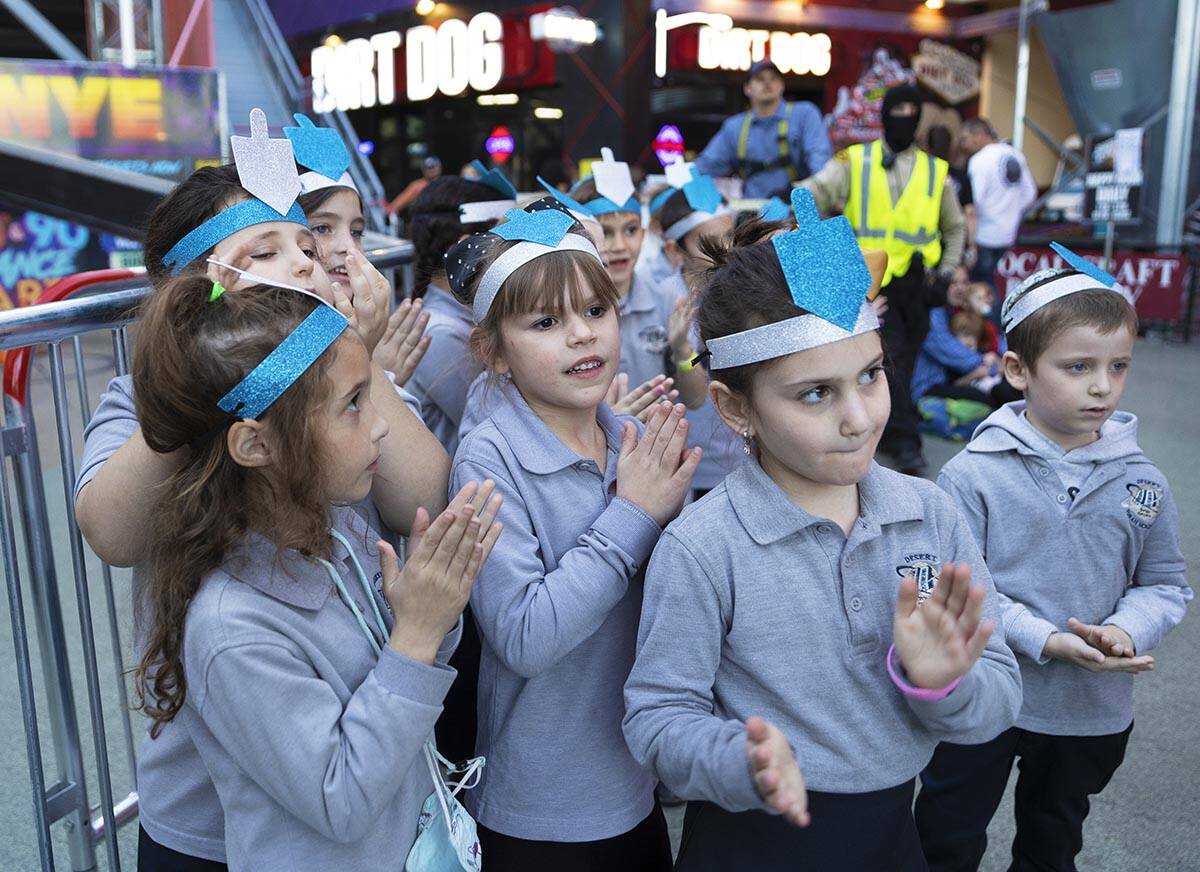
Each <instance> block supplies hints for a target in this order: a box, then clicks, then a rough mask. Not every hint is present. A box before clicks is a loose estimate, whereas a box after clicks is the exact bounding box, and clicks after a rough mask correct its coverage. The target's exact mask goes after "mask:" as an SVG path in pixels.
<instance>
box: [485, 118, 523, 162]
mask: <svg viewBox="0 0 1200 872" xmlns="http://www.w3.org/2000/svg"><path fill="white" fill-rule="evenodd" d="M483 148H484V150H485V151H486V152H487V153H488V154H490V155H491V156H492V160H494V161H495V162H496V163H498V164H502V163H506V162H507V161H508V159H509V158H510V157H512V154H513V152H514V151H516V140H514V139H513V135H512V133H510V132H509V129H508V128H507V127H505V126H504V125H503V124H498V125H497V126H495V127H493V128H492V133H491V135H490V136H489V137H488V138H487V142H485V143H484V144H483Z"/></svg>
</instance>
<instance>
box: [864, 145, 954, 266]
mask: <svg viewBox="0 0 1200 872" xmlns="http://www.w3.org/2000/svg"><path fill="white" fill-rule="evenodd" d="M846 153H847V157H848V159H849V161H850V198H849V200H847V201H846V208H845V209H844V210H843V212H844V214H845V216H846V218H847V219H848V220H849V221H850V224H851V225H852V226H853V227H854V233H855V235H857V236H858V242H859V245H861V246H862V247H863V248H879V249H882V250H883V251H886V252H887V255H888V265H887V271H886V272H885V273H884V275H883V286H884V287H887V285H888V284H889V283H890V282H891V280H892V277H893V276H902V275H904V274H905V273H907V272H908V267H909V265H910V264H911V263H912V258H913V254H914V253H915V252H918V251H919V252H921V255H922V257H923V259H924V261H925V265H926V266H927V267H933V266H934V265H935V264H936V263H937V262H938V261H939V260H941V257H942V237H941V234H940V233H938V218H939V216H940V215H941V211H942V189H943V188H944V187H945V185H946V174H947V173H948V172H949V171H950V165H949V164H947V163H946V162H945V161H944V160H942V159H941V158H938V157H934V156H933V155H931V154H926V153H925V152H923V151H920V150H919V149H918V150H917V156H916V158H917V159H916V161H915V162H914V163H913V171H912V176H911V177H910V178H909V180H908V184H907V185H905V186H904V190H903V191H902V192H901V193H900V199H899V200H898V201H897V202H896V205H895V206H893V205H892V194H891V191H890V190H889V189H888V180H887V176H886V172H887V171H886V170H885V169H884V168H883V144H882V143H881V142H880V141H879V140H878V139H877V140H875V141H874V142H871V143H859V144H857V145H852V146H850V147H849V148H847V149H846Z"/></svg>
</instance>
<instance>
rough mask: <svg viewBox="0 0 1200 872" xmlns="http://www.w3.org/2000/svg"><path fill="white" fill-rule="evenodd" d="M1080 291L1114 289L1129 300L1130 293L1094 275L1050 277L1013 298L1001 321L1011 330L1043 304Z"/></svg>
mask: <svg viewBox="0 0 1200 872" xmlns="http://www.w3.org/2000/svg"><path fill="white" fill-rule="evenodd" d="M1030 279H1032V280H1036V279H1037V276H1036V275H1035V276H1031V277H1030ZM1080 291H1112V292H1113V293H1114V294H1120V295H1121V297H1122V298H1124V299H1125V300H1126V301H1129V294H1128V293H1127V292H1126V291H1125V289H1124V288H1123V287H1122V286H1121V285H1113V286H1111V287H1108V286H1105V285H1103V284H1101V283H1100V282H1098V281H1096V279H1095V277H1093V276H1090V275H1083V274H1080V273H1072V274H1070V275H1065V276H1062V277H1060V278H1056V279H1050V281H1048V282H1046V283H1045V284H1041V285H1038V286H1037V287H1036V288H1034V289H1033V290H1031V291H1026V292H1025V293H1023V294H1020V296H1017V297H1016V298H1015V299H1014V300H1013V304H1012V306H1010V307H1008V309H1007V311H1005V312H1003V314H1002V317H1001V321H1002V322H1003V327H1004V332H1005V333H1009V332H1011V331H1012V329H1013V328H1014V327H1016V326H1017V325H1018V324H1020V323H1021V322H1022V321H1024V320H1025V319H1026V318H1028V317H1029V316H1030V315H1032V314H1033V313H1034V312H1036V311H1037V310H1038V309H1040V308H1042V307H1043V306H1047V305H1049V304H1050V303H1053V302H1054V301H1055V300H1061V299H1062V298H1063V297H1067V296H1070V295H1071V294H1078V293H1079V292H1080Z"/></svg>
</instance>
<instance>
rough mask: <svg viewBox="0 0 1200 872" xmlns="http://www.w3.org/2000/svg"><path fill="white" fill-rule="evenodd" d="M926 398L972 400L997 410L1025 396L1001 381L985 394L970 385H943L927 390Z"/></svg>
mask: <svg viewBox="0 0 1200 872" xmlns="http://www.w3.org/2000/svg"><path fill="white" fill-rule="evenodd" d="M926 396H931V397H945V398H946V399H947V400H974V401H975V402H977V403H983V404H984V405H987V406H991V407H992V408H993V409H999V408H1000V407H1001V406H1003V405H1004V404H1005V403H1013V402H1016V401H1017V400H1019V399H1022V398H1023V397H1024V396H1025V395H1024V394H1023V393H1021V392H1020V391H1019V390H1017V389H1016V388H1014V387H1013V386H1012V385H1010V384H1009V383H1008V382H1007V381H1004V380H1003V379H1001V380H1000V383H999V384H998V385H996V386H995V387H994V388H992V389H991V390H990V391H987V392H986V393H985V392H983V391H981V390H980V389H979V388H973V387H971V386H970V385H955V384H943V385H936V386H934V387H932V388H930V389H929V393H928V394H926Z"/></svg>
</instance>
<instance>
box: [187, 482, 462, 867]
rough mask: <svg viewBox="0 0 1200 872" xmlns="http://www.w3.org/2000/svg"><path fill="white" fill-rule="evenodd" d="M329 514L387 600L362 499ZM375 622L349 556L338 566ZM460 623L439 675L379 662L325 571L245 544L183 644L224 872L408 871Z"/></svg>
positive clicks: (218, 574) (404, 662) (209, 583)
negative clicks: (221, 830) (429, 749)
mask: <svg viewBox="0 0 1200 872" xmlns="http://www.w3.org/2000/svg"><path fill="white" fill-rule="evenodd" d="M359 505H360V507H364V508H365V511H363V512H362V513H360V511H359V510H358V509H359V507H341V508H335V509H334V510H333V511H332V512H331V526H332V527H333V528H334V529H336V530H338V531H339V532H340V533H342V535H343V536H345V537H346V539H347V540H348V541H349V542H350V544H351V546H352V547H353V550H354V553H355V554H356V556H357V557H358V559H359V561H360V562H361V563H362V566H363V569H364V571H365V572H366V573H367V575H368V579H369V580H370V581H371V582H372V588H373V589H372V591H371V594H370V595H371V596H372V597H373V598H374V599H375V601H376V605H377V606H378V607H379V609H380V611H381V612H382V614H383V616H384V621H385V623H386V624H387V627H388V630H389V632H390V629H391V624H392V616H391V613H390V610H388V609H387V608H386V601H385V600H384V598H383V597H382V596H381V595H380V594H379V592H378V587H379V584H380V580H381V579H382V572H381V571H380V565H379V551H378V548H377V545H376V542H377V540H378V539H379V537H380V531H381V526H380V523H379V518H378V514H377V513H376V512H375V511H374V508H373V506H371V504H370V503H369V502H367V503H363V504H359ZM330 562H331V564H332V565H333V566H334V567H335V569H336V570H337V572H338V574H339V575H340V576H341V578H342V581H343V584H344V585H345V587H346V590H347V593H348V594H349V596H351V597H352V598H353V599H354V601H355V602H356V603H357V605H358V607H359V609H360V610H362V612H363V614H364V615H366V616H367V620H368V623H369V624H373V621H372V619H371V617H370V616H371V614H372V609H371V604H370V602H369V601H368V600H367V596H368V594H367V593H366V592H365V591H364V590H363V589H362V586H361V583H360V581H359V579H358V577H357V575H356V573H355V571H354V569H353V567H352V563H351V559H350V554H349V552H348V551H347V550H346V549H345V547H344V546H342V544H341V543H340V542H337V540H334V546H333V555H332V558H331V560H330ZM460 633H461V624H459V625H458V626H457V627H455V629H454V631H453V632H452V633H451V634H450V635H449V636H447V638H446V640H445V642H443V644H442V648H441V650H440V651H439V652H438V655H437V659H436V661H435V663H434V664H433V665H427V664H424V663H420V662H418V661H415V660H411V659H409V658H407V657H404V656H402V655H400V654H397V653H396V652H395V651H394V650H392V649H391V648H390V647H388V646H387V644H386V643H387V640H386V639H382V638H380V637H379V635H378V634H376V639H377V640H378V641H380V642H381V643H382V644H383V653H382V654H379V655H377V654H376V653H375V651H374V649H373V648H372V647H371V644H370V643H369V642H368V641H367V639H366V637H365V636H364V635H363V633H362V631H361V629H360V628H359V625H358V623H357V622H356V619H355V617H354V614H353V613H352V612H351V611H350V609H349V608H348V607H347V605H346V604H345V602H344V601H343V600H342V598H341V597H340V596H339V594H338V592H337V589H336V588H335V587H334V585H333V583H332V581H331V579H330V576H329V574H328V572H327V570H326V569H325V567H323V566H321V565H320V564H318V563H316V562H314V561H311V560H308V559H305V558H303V557H301V556H300V555H299V554H298V553H297V552H295V551H286V552H279V551H278V549H277V548H276V547H275V546H274V545H273V544H271V543H270V542H269V541H267V540H265V539H263V538H262V537H260V536H258V535H256V534H253V533H252V534H248V535H247V536H246V538H245V540H244V541H243V542H242V544H241V546H240V547H239V548H238V549H237V550H236V551H235V552H234V553H233V554H232V555H231V557H230V558H229V559H227V560H226V561H225V563H224V564H222V566H221V567H220V568H218V569H216V570H214V571H213V572H211V573H209V574H208V575H207V576H205V578H204V581H203V582H202V583H201V585H200V589H199V590H198V591H197V592H196V595H195V597H194V598H193V600H192V603H191V605H190V606H189V608H188V614H187V622H186V632H185V633H184V672H185V674H186V675H187V679H188V692H187V700H186V702H185V704H184V708H183V709H182V710H181V712H180V714H179V717H178V719H179V721H180V722H181V725H182V726H183V727H184V728H185V729H186V730H187V732H188V733H189V734H190V735H191V736H192V737H193V740H194V741H195V744H196V747H197V749H198V750H199V752H200V757H201V759H202V760H203V762H204V765H205V767H206V768H207V769H208V771H209V773H210V774H211V776H212V780H213V783H214V784H215V785H216V789H217V794H218V795H219V796H220V799H221V804H222V806H223V808H224V811H225V844H226V850H227V852H228V856H229V866H230V869H231V870H262V872H274V870H278V869H288V870H297V872H299V870H313V872H317V870H329V869H338V870H340V872H349V870H361V872H367V870H377V869H381V868H385V867H387V866H389V865H390V866H393V867H398V866H399V865H400V864H401V863H403V859H404V857H405V856H407V854H408V851H409V848H411V846H412V842H413V839H414V837H415V835H416V828H417V820H418V818H419V816H420V814H421V807H422V805H423V804H424V802H425V798H426V797H427V796H428V795H429V794H430V792H431V791H432V790H433V782H432V780H431V778H430V775H429V771H428V769H427V768H426V765H425V761H424V759H423V756H422V746H423V744H424V743H425V741H426V740H427V739H429V738H430V737H431V736H432V734H433V725H434V722H435V721H436V720H437V718H438V715H440V714H441V711H442V699H443V697H445V695H446V691H447V690H449V689H450V684H451V682H452V681H453V680H454V676H455V674H456V673H455V671H454V670H453V669H451V668H450V667H449V666H447V665H446V661H447V660H448V658H449V656H450V653H451V652H452V651H453V649H454V646H455V645H457V643H458V637H459V635H460Z"/></svg>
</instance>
